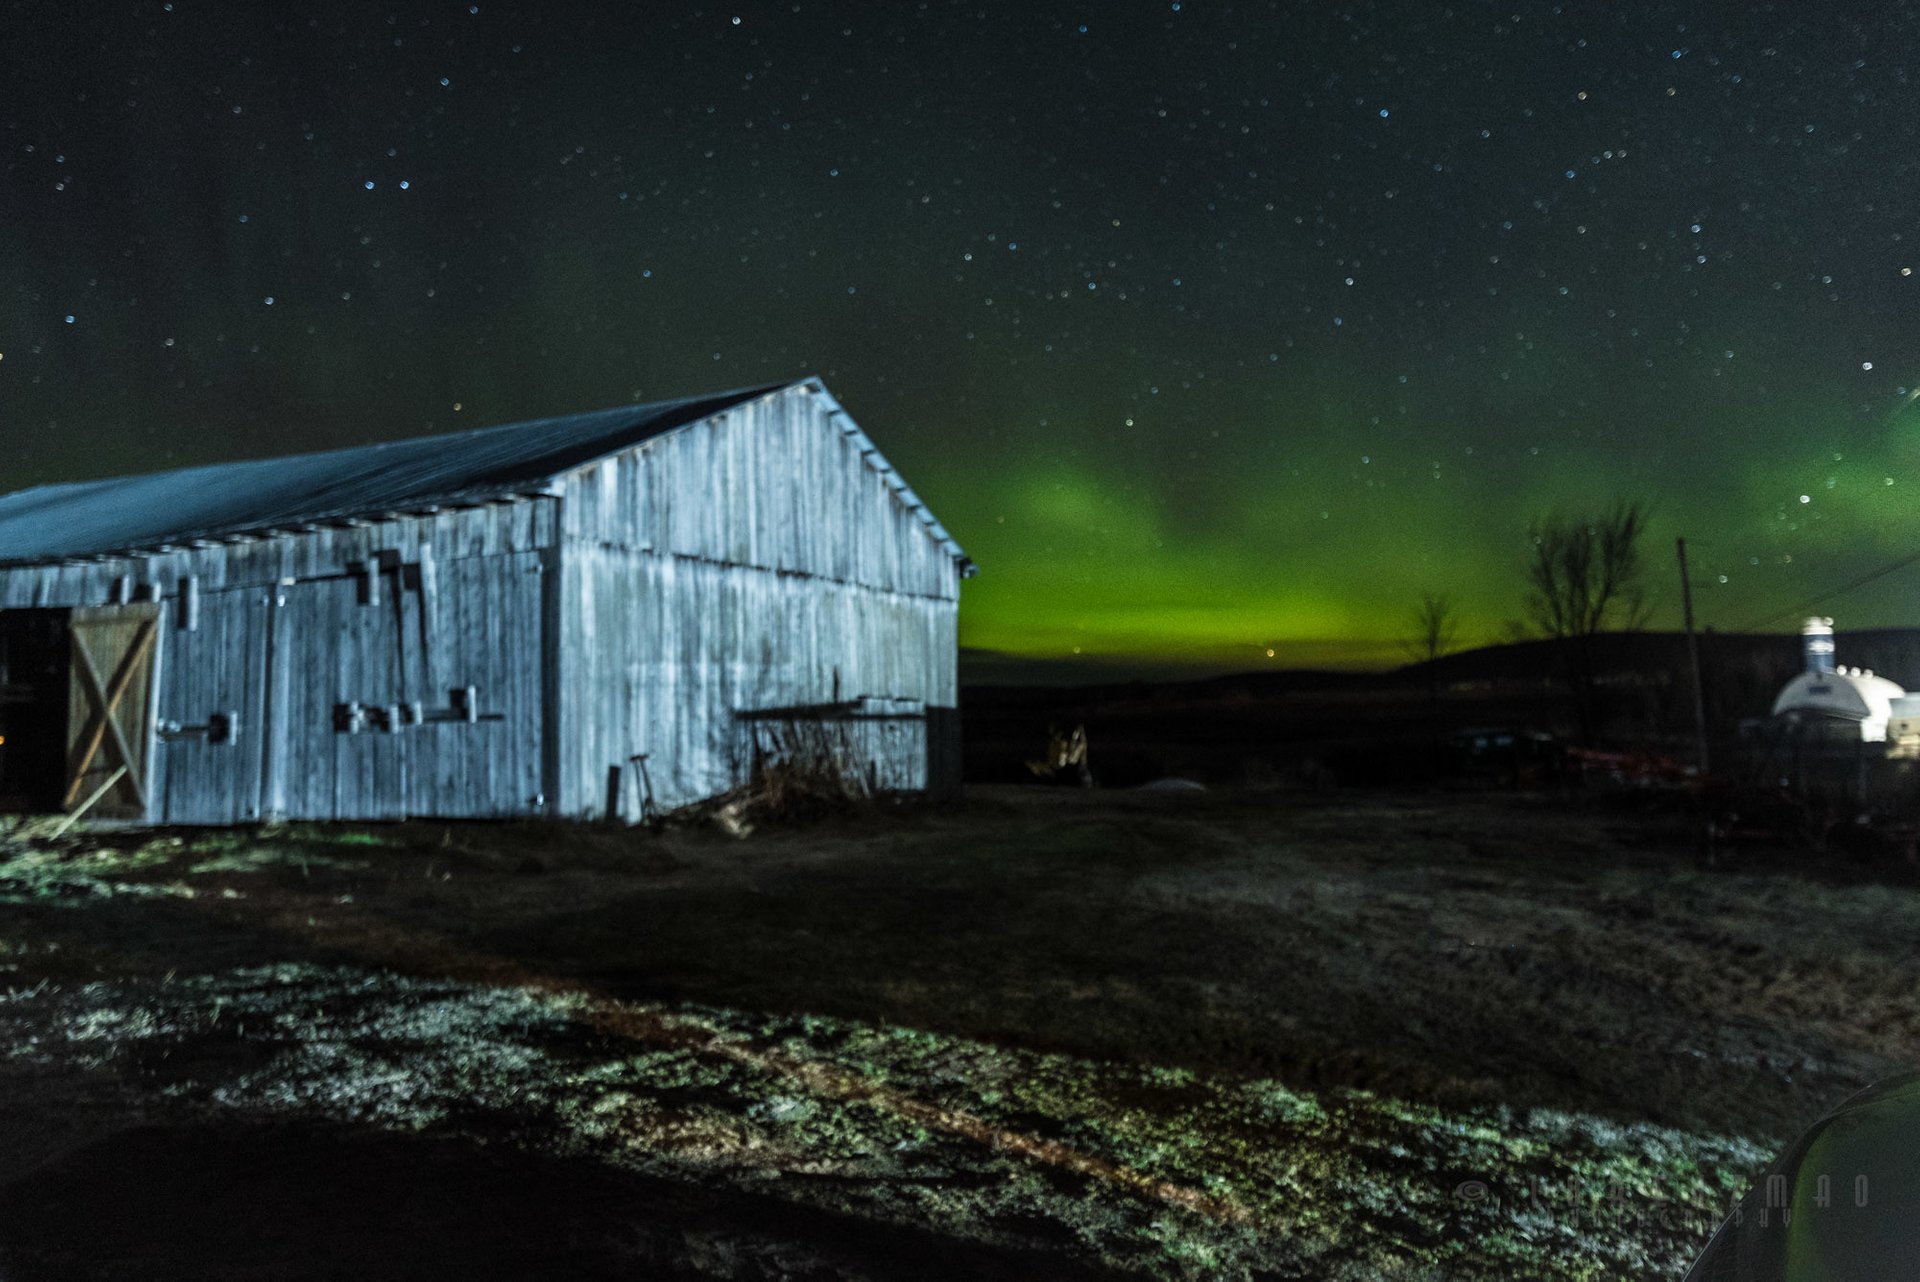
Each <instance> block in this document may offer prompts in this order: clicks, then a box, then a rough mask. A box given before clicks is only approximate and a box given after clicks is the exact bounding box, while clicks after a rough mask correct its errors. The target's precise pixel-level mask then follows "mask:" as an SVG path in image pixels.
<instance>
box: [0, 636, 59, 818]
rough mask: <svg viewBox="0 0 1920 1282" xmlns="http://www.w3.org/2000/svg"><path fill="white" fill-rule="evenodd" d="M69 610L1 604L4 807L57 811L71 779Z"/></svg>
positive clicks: (0, 797) (0, 789) (0, 783)
mask: <svg viewBox="0 0 1920 1282" xmlns="http://www.w3.org/2000/svg"><path fill="white" fill-rule="evenodd" d="M67 617H68V611H66V610H0V810H26V811H37V812H42V813H44V812H48V811H55V810H59V809H60V808H61V805H60V802H61V795H60V794H61V792H62V790H63V788H64V786H65V784H66V764H67V710H68V705H69V693H70V677H69V675H68V664H69V653H68V651H69V643H68V639H67Z"/></svg>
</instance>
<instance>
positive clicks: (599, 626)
mask: <svg viewBox="0 0 1920 1282" xmlns="http://www.w3.org/2000/svg"><path fill="white" fill-rule="evenodd" d="M562 567H563V568H562V574H563V579H562V589H561V593H560V597H561V601H562V603H563V608H565V609H566V612H567V613H566V619H567V621H566V623H565V625H564V626H565V628H566V629H567V632H568V635H571V636H574V637H577V638H580V639H581V640H580V643H579V644H576V645H574V646H572V647H570V648H569V649H568V651H567V652H566V654H565V655H564V657H563V662H562V667H561V678H562V693H561V709H562V712H561V725H562V726H563V727H565V729H564V730H563V732H562V734H561V736H560V745H559V746H560V753H561V763H560V778H561V780H562V786H563V793H562V797H563V800H562V802H561V806H562V812H563V813H565V814H568V815H575V816H597V815H601V814H603V813H604V812H605V806H606V782H607V772H608V769H609V767H611V766H621V767H623V768H629V767H628V762H629V760H630V758H631V757H632V756H634V755H635V754H638V753H646V754H648V756H649V760H648V763H647V768H648V773H649V775H650V777H651V780H652V785H653V789H654V795H655V798H656V800H657V801H658V803H659V804H661V805H662V806H673V805H680V804H684V803H686V802H690V801H696V800H698V799H700V798H702V797H706V796H711V795H712V794H714V793H716V792H721V791H724V790H725V789H727V788H729V787H731V786H732V785H734V784H735V783H738V782H740V781H742V780H743V779H744V778H745V777H746V771H747V768H748V766H749V765H750V764H751V755H750V754H751V741H750V739H748V738H747V737H746V736H747V733H748V732H747V730H746V728H745V727H744V726H743V725H742V724H741V723H740V722H739V721H738V720H736V718H735V716H734V714H735V713H736V712H737V711H742V710H750V709H761V708H778V707H791V706H795V705H801V704H817V703H828V702H835V701H841V700H851V699H854V698H858V697H860V696H863V695H864V696H877V697H893V698H900V699H909V700H915V701H918V702H920V703H922V704H933V705H938V706H952V705H953V704H954V702H955V701H956V697H957V694H956V689H955V676H954V663H955V656H956V654H957V646H958V636H957V632H956V627H957V620H958V616H957V612H956V611H955V609H954V607H953V604H952V603H951V602H948V601H941V600H937V599H930V598H926V597H909V596H903V595H900V594H896V593H887V592H882V591H877V590H875V589H871V588H865V587H862V586H860V585H857V584H844V583H834V582H829V581H824V580H818V579H800V578H795V577H792V576H786V575H781V574H777V573H775V572H773V571H769V570H757V569H749V568H743V567H737V566H723V565H716V564H714V563H712V562H708V561H698V560H693V559H691V558H682V557H670V556H661V555H659V554H657V553H647V552H633V551H629V550H625V549H618V548H606V547H577V548H569V549H567V550H566V551H565V552H564V553H563V558H562ZM860 732H861V733H863V734H865V735H866V736H867V737H866V738H863V739H862V740H860V742H862V743H865V744H868V745H869V746H871V747H872V748H873V750H874V751H876V752H882V755H883V756H886V755H887V752H888V751H890V752H891V753H894V754H898V755H899V757H900V762H899V763H896V764H892V765H889V766H887V767H886V770H887V771H888V778H889V780H895V779H896V777H899V779H898V781H897V782H892V783H890V784H889V786H899V787H919V786H923V782H924V761H925V747H924V738H923V737H922V738H902V737H901V735H902V734H904V733H905V732H904V731H899V732H885V731H882V730H881V728H880V726H879V724H877V723H876V724H873V725H871V726H868V725H862V726H861V727H860ZM916 733H921V732H916ZM889 734H891V736H892V737H888V735H889ZM883 746H884V747H885V749H886V751H883ZM916 769H917V770H919V771H920V772H921V775H920V780H921V782H907V781H905V778H904V776H901V772H902V771H913V770H916ZM628 782H629V784H631V782H632V781H631V779H630V780H629V781H628ZM639 805H640V794H639V791H638V789H637V788H635V787H631V786H630V787H629V788H628V789H627V791H626V793H625V794H624V796H623V807H624V809H625V811H626V813H627V814H628V817H629V818H637V817H638V815H639Z"/></svg>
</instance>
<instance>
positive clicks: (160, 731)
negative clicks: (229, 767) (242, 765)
mask: <svg viewBox="0 0 1920 1282" xmlns="http://www.w3.org/2000/svg"><path fill="white" fill-rule="evenodd" d="M154 733H155V734H157V735H158V736H159V737H160V738H161V739H164V740H166V741H168V742H172V741H173V740H175V739H199V738H204V739H205V740H206V741H207V742H208V743H210V744H213V745H215V746H218V747H223V748H224V747H232V746H233V744H234V743H236V742H237V741H238V740H239V738H240V714H239V713H237V712H210V713H208V714H207V720H206V724H204V725H197V726H186V725H181V724H180V723H179V722H178V721H162V722H161V723H160V724H159V725H158V726H156V727H154Z"/></svg>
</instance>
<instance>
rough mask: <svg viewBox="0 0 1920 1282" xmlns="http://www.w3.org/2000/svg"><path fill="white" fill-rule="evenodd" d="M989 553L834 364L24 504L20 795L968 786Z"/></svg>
mask: <svg viewBox="0 0 1920 1282" xmlns="http://www.w3.org/2000/svg"><path fill="white" fill-rule="evenodd" d="M972 572H973V566H972V563H971V562H970V561H968V559H967V557H966V555H965V554H964V553H963V552H962V551H961V549H960V548H959V546H958V545H957V544H955V542H954V541H953V539H952V538H951V537H950V536H949V535H948V534H947V532H946V531H945V530H944V529H943V528H942V527H941V525H940V523H939V522H938V521H937V520H935V519H934V517H933V514H932V513H931V512H929V511H928V510H927V508H926V506H925V505H924V504H923V503H921V501H920V500H919V499H918V498H917V497H915V495H914V493H913V491H912V490H911V489H909V488H908V486H907V484H906V482H905V481H903V480H902V479H901V478H900V476H899V475H898V474H897V473H896V472H895V471H894V470H893V468H892V467H891V466H890V465H889V464H888V463H887V461H886V460H885V459H884V458H882V457H881V455H880V453H879V451H878V450H876V449H875V448H874V446H873V443H872V442H871V441H870V440H869V439H868V438H867V436H866V434H865V433H864V432H862V431H861V430H860V428H859V427H858V426H857V425H856V424H855V423H854V421H853V419H852V418H850V417H849V416H848V415H847V413H846V411H845V410H843V409H842V408H841V407H840V406H839V405H838V404H837V403H836V402H835V401H834V399H833V397H832V396H831V395H829V394H828V392H827V390H826V389H825V387H823V386H822V385H821V384H820V383H819V382H818V381H817V380H814V379H807V380H803V381H799V382H793V383H785V384H779V385H774V386H768V387H758V388H752V389H747V390H742V391H734V392H727V393H723V394H720V395H716V396H710V397H703V398H699V399H690V400H680V401H670V402H663V403H658V404H651V405H632V406H625V407H621V408H618V409H610V410H603V411H599V412H597V413H590V414H576V415H571V416H568V417H564V418H553V419H544V420H540V421H538V422H530V423H518V424H512V425H509V426H505V427H494V428H488V429H485V430H481V431H475V432H464V433H459V434H453V435H442V436H432V437H423V438H418V439H413V440H405V441H397V442H393V443H390V444H384V445H372V446H366V447H362V448H356V449H346V450H336V451H331V452H328V453H322V454H307V455H300V456H295V457H290V458H278V459H267V460H260V461H254V462H240V463H228V464H221V465H216V466H211V467H197V468H189V469H185V470H180V471H172V472H163V473H156V474H152V475H146V476H133V477H122V478H116V479H112V480H103V481H90V482H81V483H77V484H68V485H49V486H42V487H39V488H37V489H31V490H25V491H21V492H19V493H15V494H10V495H6V496H4V497H0V735H3V736H4V737H3V738H0V805H4V806H7V807H10V808H14V809H29V810H36V811H48V810H60V809H72V808H75V807H78V806H80V805H82V804H84V803H85V802H86V801H87V800H88V799H89V798H91V797H93V796H94V794H96V793H98V794H99V799H98V803H97V804H98V809H97V811H96V813H101V814H109V815H118V816H123V817H128V818H136V819H143V820H146V821H149V822H155V823H183V824H184V823H193V824H201V823H209V824H219V823H245V822H252V821H256V820H261V819H268V818H287V819H393V818H401V817H405V816H438V817H481V816H509V815H520V816H539V815H548V816H561V817H572V818H600V817H607V816H609V815H613V816H617V817H624V818H627V819H636V818H639V817H640V816H641V814H642V810H643V806H645V805H647V804H649V803H650V804H653V805H657V806H659V807H661V808H669V807H672V806H675V805H679V804H684V803H687V802H691V801H695V800H699V799H701V798H704V797H708V796H712V795H715V794H717V793H719V792H722V791H725V790H726V789H728V788H730V787H732V786H734V785H735V784H737V783H740V782H742V781H743V780H744V779H745V778H746V777H747V774H748V772H749V770H750V769H751V767H752V764H753V761H754V758H755V753H756V750H758V751H760V752H763V753H766V752H771V753H774V754H779V753H782V752H791V751H793V750H794V749H795V744H796V743H800V744H802V745H803V746H809V747H811V748H812V749H813V750H816V751H818V750H822V745H826V747H827V748H830V749H831V750H832V751H835V752H837V753H839V754H841V755H842V756H843V758H844V759H845V760H846V761H847V762H849V763H850V764H851V765H852V767H853V768H854V769H856V770H857V771H858V772H859V773H860V774H861V775H863V776H864V777H865V779H866V781H867V782H868V783H869V784H870V785H871V786H873V787H875V788H877V789H880V790H901V791H918V790H925V791H936V792H938V791H944V790H947V789H950V788H952V787H956V786H957V784H958V773H959V763H958V758H959V748H958V723H957V717H956V715H955V713H954V707H955V704H956V695H957V691H956V674H955V664H956V660H957V654H958V636H957V623H958V610H959V596H960V580H961V579H962V578H964V577H966V576H967V575H969V574H971V573H972Z"/></svg>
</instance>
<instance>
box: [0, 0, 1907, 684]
mask: <svg viewBox="0 0 1920 1282" xmlns="http://www.w3.org/2000/svg"><path fill="white" fill-rule="evenodd" d="M4 12H5V15H6V20H5V30H6V32H7V38H6V40H5V41H4V43H3V44H0V70H4V73H5V78H4V81H3V82H0V83H4V86H5V87H4V88H0V154H4V162H3V163H0V223H3V224H4V226H5V228H6V233H5V235H4V236H0V441H4V443H5V446H6V448H5V451H4V453H0V489H8V490H10V489H15V488H19V487H21V486H25V485H30V484H37V483H41V482H45V481H53V480H65V479H75V478H80V477H87V476H97V475H106V474H111V473H116V472H127V471H139V470H147V469H152V468H159V467H167V466H176V465H185V464H190V463H200V462H208V461H213V460H217V459H223V458H231V457H257V456H264V455H271V454H276V453H285V452H291V451H295V450H303V449H316V448H326V447H329V446H335V445H347V444H357V443H362V442H366V441H372V440H379V439H386V438H393V437H400V436H409V435H417V434H420V433H422V432H427V431H440V430H449V429H452V428H455V427H469V426H482V425H485V424H489V423H496V422H505V421H509V420H512V419H516V418H529V417H536V416H540V415H547V414H555V413H562V412H566V411H571V410H578V409H589V408H595V407H598V406H603V405H611V404H617V403H619V402H621V401H625V400H628V399H633V398H639V399H654V398H658V397H664V396H674V395H681V394H690V393H696V392H702V391H710V390H716V389H720V388H727V387H735V386H742V385H746V384H752V383H759V382H765V381H770V380H773V379H778V378H784V377H789V376H799V375H802V374H806V373H817V374H820V375H822V376H823V377H824V378H825V379H826V380H827V382H828V384H829V385H830V386H831V387H832V389H833V390H834V392H835V394H836V396H837V397H838V398H839V399H840V400H841V401H842V402H844V403H845V404H846V405H847V406H848V408H849V409H850V410H851V411H852V412H853V414H854V415H855V416H856V417H857V418H858V419H859V420H860V421H861V423H862V424H863V426H865V427H866V429H867V431H868V432H869V434H870V435H872V436H873V437H874V438H875V440H876V441H877V442H878V443H879V444H880V446H881V448H882V449H883V450H884V451H885V452H886V453H887V455H888V456H889V458H890V459H891V460H892V461H893V462H894V463H895V464H896V465H897V466H898V467H899V468H900V470H901V471H902V472H903V473H904V474H905V476H906V477H907V478H908V479H909V480H910V481H911V482H912V484H913V485H914V487H915V488H916V490H917V491H918V492H919V493H920V494H921V496H922V497H923V498H925V499H926V500H927V502H928V503H929V504H930V506H932V508H933V509H934V510H935V511H936V512H937V513H938V514H939V516H940V517H941V519H942V520H943V521H944V522H945V523H946V525H947V526H948V527H949V528H950V529H951V530H952V531H953V533H954V534H955V536H956V537H957V538H958V539H959V540H960V541H961V543H962V544H964V545H965V546H966V548H967V550H968V552H969V553H970V554H972V556H973V557H974V558H975V559H976V560H977V561H978V562H979V563H980V565H981V567H982V575H981V577H980V578H978V579H976V580H973V581H971V582H969V583H968V584H967V587H966V594H965V598H964V607H963V611H962V620H963V622H962V629H963V642H964V643H965V644H966V645H968V646H970V647H974V648H978V649H985V650H994V651H1002V652H1006V653H1009V654H1014V655H1024V656H1042V657H1047V656H1071V655H1074V654H1076V653H1078V654H1080V655H1081V656H1082V657H1083V658H1087V659H1090V660H1091V659H1099V660H1105V661H1109V662H1123V661H1148V660H1151V661H1155V662H1163V663H1164V662H1190V663H1194V664H1202V665H1206V666H1211V667H1220V666H1229V667H1231V666H1241V667H1256V666H1263V665H1270V664H1307V663H1312V664H1346V665H1357V666H1365V665H1369V664H1378V663H1389V662H1394V661H1396V660H1397V658H1398V657H1399V656H1398V653H1397V650H1396V642H1397V640H1398V639H1399V638H1400V637H1401V636H1402V635H1403V634H1405V633H1406V632H1407V631H1408V627H1409V625H1408V616H1409V615H1410V614H1411V612H1412V610H1413V608H1414V607H1415V606H1416V605H1417V603H1418V601H1419V598H1420V595H1421V593H1422V592H1424V591H1441V592H1446V593H1449V594H1451V596H1452V597H1453V598H1454V599H1455V601H1456V602H1457V603H1458V605H1459V607H1460V609H1461V611H1462V614H1463V616H1464V620H1465V625H1466V626H1465V628H1464V635H1463V640H1466V641H1469V642H1477V641H1481V640H1485V639H1489V638H1492V637H1496V636H1498V635H1500V634H1502V632H1503V631H1504V628H1505V624H1506V622H1507V620H1510V619H1512V618H1515V617H1517V616H1518V614H1519V612H1520V605H1519V598H1520V592H1521V583H1520V568H1519V567H1520V564H1521V560H1522V555H1523V547H1524V537H1525V530H1526V526H1527V522H1528V519H1529V518H1530V517H1531V516H1533V515H1534V514H1536V513H1539V512H1543V511H1546V510H1549V509H1554V508H1558V509H1561V510H1574V509H1579V508H1583V507H1599V506H1602V505H1604V504H1605V503H1606V502H1608V501H1609V500H1611V499H1613V498H1616V497H1625V498H1644V499H1646V500H1648V501H1649V502H1650V503H1651V504H1652V505H1653V507H1654V510H1655V514H1656V516H1655V537H1654V538H1652V539H1651V540H1650V541H1649V544H1648V548H1647V551H1648V555H1649V559H1650V563H1651V569H1652V572H1653V573H1652V577H1651V580H1650V584H1651V586H1652V587H1653V588H1654V589H1655V592H1656V600H1657V601H1658V602H1659V609H1658V611H1657V612H1656V615H1655V623H1656V624H1657V625H1669V626H1670V625H1672V624H1673V623H1675V622H1677V618H1678V601H1677V596H1678V593H1677V588H1676V585H1675V584H1674V582H1673V578H1672V571H1671V570H1670V568H1669V567H1670V565H1671V549H1672V538H1673V536H1674V535H1675V534H1684V535H1686V536H1687V538H1688V540H1689V546H1690V549H1691V551H1692V554H1693V559H1694V579H1695V587H1696V597H1697V601H1696V604H1697V608H1698V611H1699V614H1700V617H1701V619H1702V621H1703V622H1705V623H1708V624H1712V625H1714V626H1717V627H1721V628H1735V627H1739V626H1742V625H1746V624H1752V623H1759V622H1765V623H1769V624H1772V625H1774V626H1779V624H1776V623H1774V620H1775V616H1779V615H1781V614H1782V613H1783V612H1789V613H1790V612H1791V610H1792V609H1793V607H1795V606H1796V605H1797V604H1798V603H1800V602H1802V601H1803V600H1806V599H1809V598H1813V597H1816V596H1818V595H1820V594H1821V593H1822V592H1823V591H1824V590H1826V589H1827V588H1829V587H1832V586H1834V585H1836V584H1840V583H1843V582H1846V581H1848V580H1850V579H1852V578H1855V577H1858V576H1860V575H1862V574H1865V573H1867V572H1869V571H1871V570H1873V569H1875V568H1877V567H1879V566H1881V565H1884V564H1887V563H1889V562H1891V561H1894V560H1896V559H1898V558H1900V557H1902V556H1905V555H1909V554H1910V545H1911V541H1912V537H1913V535H1914V533H1915V532H1916V530H1917V529H1920V519H1916V517H1915V516H1914V515H1913V513H1912V509H1911V503H1912V500H1911V498H1910V496H1911V495H1912V494H1914V493H1915V492H1916V491H1920V466H1916V465H1917V464H1920V448H1916V442H1920V406H1915V405H1914V402H1913V396H1914V388H1915V386H1916V385H1920V276H1916V275H1914V274H1913V271H1914V269H1920V205H1916V203H1915V201H1914V199H1913V178H1914V175H1915V167H1916V158H1917V157H1920V146H1917V145H1916V143H1917V142H1920V136H1917V135H1920V127H1917V126H1920V105H1916V99H1915V97H1914V95H1913V93H1912V88H1911V86H1910V85H1909V83H1908V81H1909V77H1910V70H1909V68H1910V64H1911V63H1912V61H1913V60H1914V59H1915V57H1916V56H1917V54H1916V51H1920V22H1917V21H1916V10H1915V8H1914V6H1912V5H1910V4H1906V3H1897V4H1896V3H1888V4H1877V5H1873V6H1860V7H1858V9H1857V14H1856V16H1853V17H1845V16H1839V15H1838V11H1837V10H1836V9H1834V8H1832V7H1830V6H1810V5H1804V4H1785V3H1783V4H1775V5H1742V6H1721V7H1717V8H1705V7H1702V6H1695V5H1677V4H1660V3H1651V4H1638V5H1626V6H1614V5H1604V6H1603V5H1599V4H1578V5H1576V4H1565V5H1552V6H1546V5H1525V6H1515V5H1508V6H1503V7H1493V6H1487V5H1482V4H1472V3H1458V2H1456V3H1454V4H1452V5H1437V4H1425V3H1405V4H1403V3H1398V2H1397V0H1396V2H1393V3H1387V2H1385V0H1383V2H1382V3H1378V4H1362V3H1350V4H1307V3H1302V4H1278V5H1274V4H1232V5H1229V4H1224V3H1212V2H1210V0H1182V2H1181V3H1177V4H1176V3H1169V2H1167V0H1156V2H1155V3H1144V2H1143V3H1140V4H1126V5H1115V4H1108V5H1091V4H1083V5H1080V6H1077V7H1074V6H1065V5H1060V4H1054V3H1019V4H1012V3H1003V2H1001V0H973V2H972V3H961V4H952V3H946V2H944V0H928V2H927V3H899V4H886V5H880V4H840V5H831V4H818V3H811V2H809V0H801V2H800V3H797V4H796V3H790V2H789V3H780V4H764V3H744V2H743V3H739V4H735V5H732V6H726V5H722V6H719V7H712V6H701V7H688V6H683V5H673V4H665V3H662V4H645V5H631V6H619V7H614V6H602V7H598V8H567V9H562V8H546V7H539V6H514V5H506V4H497V3H486V2H484V0H483V2H482V3H480V4H479V5H477V6H475V5H468V4H458V5H434V6H403V7H400V8H385V9H382V8H362V7H359V6H344V7H343V6H325V7H318V8H308V7H301V6H292V5H278V4H276V5H254V6H242V5H214V4H199V3H183V2H177V3H173V4H165V3H139V4H116V5H82V6H71V7H70V6H59V5H49V4H31V3H14V4H11V5H8V6H7V7H6V8H5V10H4ZM1909 407H1912V408H1911V411H1910V412H1909ZM1822 609H1823V611H1825V612H1828V613H1832V614H1834V615H1836V616H1838V617H1839V618H1840V619H1841V621H1842V626H1853V627H1867V626H1898V625H1906V624H1909V623H1912V622H1914V621H1915V617H1916V615H1920V568H1916V569H1915V570H1914V571H1913V572H1911V573H1906V572H1902V573H1897V574H1893V575H1889V576H1888V577H1886V578H1883V579H1880V580H1878V581H1877V582H1876V583H1874V584H1873V585H1871V587H1869V588H1866V589H1863V590H1860V591H1857V592H1854V593H1849V594H1847V595H1845V596H1843V597H1840V598H1837V599H1835V600H1833V601H1831V602H1829V603H1828V604H1826V605H1824V606H1822ZM1268 650H1272V651H1273V656H1272V657H1271V658H1269V657H1268V654H1267V651H1268Z"/></svg>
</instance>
